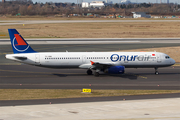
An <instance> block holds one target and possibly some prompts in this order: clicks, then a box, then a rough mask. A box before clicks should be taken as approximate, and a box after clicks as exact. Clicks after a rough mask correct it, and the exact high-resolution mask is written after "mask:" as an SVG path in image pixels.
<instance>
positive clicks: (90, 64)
mask: <svg viewBox="0 0 180 120" xmlns="http://www.w3.org/2000/svg"><path fill="white" fill-rule="evenodd" d="M8 31H9V35H10V40H11V45H12V49H13V52H14V54H7V55H6V56H5V57H6V58H7V59H10V60H14V61H17V62H21V63H25V64H29V65H35V66H39V67H47V68H59V69H61V68H82V69H87V74H88V75H92V74H94V76H99V72H100V71H103V72H105V73H109V74H123V73H124V72H125V68H154V69H155V74H159V72H158V68H159V67H167V66H171V65H173V64H175V61H174V60H173V59H172V58H170V57H169V56H168V55H167V54H164V53H160V52H36V51H34V50H33V49H32V48H31V47H30V46H29V44H28V43H27V42H26V41H25V40H24V39H23V37H22V36H21V35H20V34H19V33H18V31H17V30H16V29H8Z"/></svg>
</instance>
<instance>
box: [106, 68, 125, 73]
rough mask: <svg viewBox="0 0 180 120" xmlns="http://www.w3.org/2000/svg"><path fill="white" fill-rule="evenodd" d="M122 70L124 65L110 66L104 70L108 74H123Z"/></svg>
mask: <svg viewBox="0 0 180 120" xmlns="http://www.w3.org/2000/svg"><path fill="white" fill-rule="evenodd" d="M124 71H125V67H124V66H111V67H109V68H108V69H106V70H105V72H106V73H109V74H123V73H124Z"/></svg>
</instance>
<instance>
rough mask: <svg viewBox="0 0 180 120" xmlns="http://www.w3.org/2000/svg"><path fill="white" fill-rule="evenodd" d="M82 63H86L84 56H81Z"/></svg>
mask: <svg viewBox="0 0 180 120" xmlns="http://www.w3.org/2000/svg"><path fill="white" fill-rule="evenodd" d="M82 62H83V63H86V56H85V55H83V56H82Z"/></svg>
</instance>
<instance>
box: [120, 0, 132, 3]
mask: <svg viewBox="0 0 180 120" xmlns="http://www.w3.org/2000/svg"><path fill="white" fill-rule="evenodd" d="M130 3H131V1H130V0H121V4H130Z"/></svg>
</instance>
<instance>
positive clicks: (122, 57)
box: [110, 54, 150, 62]
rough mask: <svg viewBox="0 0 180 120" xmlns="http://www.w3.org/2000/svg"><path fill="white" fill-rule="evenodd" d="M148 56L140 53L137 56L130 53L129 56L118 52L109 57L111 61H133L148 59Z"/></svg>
mask: <svg viewBox="0 0 180 120" xmlns="http://www.w3.org/2000/svg"><path fill="white" fill-rule="evenodd" d="M149 57H150V56H146V57H145V56H144V55H140V56H138V55H131V56H129V55H120V56H119V55H118V54H113V55H111V57H110V59H111V61H113V62H116V61H135V60H136V59H137V60H138V61H148V60H149Z"/></svg>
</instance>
